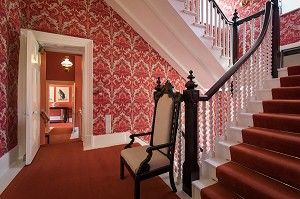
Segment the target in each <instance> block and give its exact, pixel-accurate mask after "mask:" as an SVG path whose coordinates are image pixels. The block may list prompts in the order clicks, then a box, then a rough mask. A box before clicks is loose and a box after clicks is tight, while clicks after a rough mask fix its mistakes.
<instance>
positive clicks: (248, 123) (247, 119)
mask: <svg viewBox="0 0 300 199" xmlns="http://www.w3.org/2000/svg"><path fill="white" fill-rule="evenodd" d="M252 116H253V113H240V114H239V117H238V125H239V126H245V127H252V126H253V119H252Z"/></svg>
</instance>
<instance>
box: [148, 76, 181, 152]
mask: <svg viewBox="0 0 300 199" xmlns="http://www.w3.org/2000/svg"><path fill="white" fill-rule="evenodd" d="M154 98H155V112H154V119H153V126H152V132H153V136H152V141H151V145H153V146H156V145H160V144H166V143H175V136H176V131H177V125H178V111H179V107H180V102H181V95H180V93H178V92H174V90H173V86H172V84H171V83H170V82H169V81H167V82H166V84H165V86H164V87H163V88H162V90H161V91H158V92H156V93H155V97H154ZM169 150H170V148H163V149H160V151H161V152H163V153H164V154H166V155H169V152H170V151H169Z"/></svg>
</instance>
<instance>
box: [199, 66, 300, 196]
mask: <svg viewBox="0 0 300 199" xmlns="http://www.w3.org/2000/svg"><path fill="white" fill-rule="evenodd" d="M288 74H289V76H288V77H283V78H280V83H281V88H274V89H272V96H273V100H268V101H264V102H263V109H264V112H263V113H257V114H254V115H253V124H254V127H251V128H247V129H243V130H242V137H243V143H241V144H238V145H235V146H232V147H230V153H231V162H229V163H226V164H224V165H221V166H219V167H217V170H216V174H217V178H218V183H216V184H214V185H211V186H209V187H207V188H204V189H202V190H201V198H202V199H213V198H215V199H221V198H222V199H231V198H245V199H269V198H273V199H299V198H300V66H294V67H289V68H288Z"/></svg>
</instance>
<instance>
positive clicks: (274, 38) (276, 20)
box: [272, 0, 280, 78]
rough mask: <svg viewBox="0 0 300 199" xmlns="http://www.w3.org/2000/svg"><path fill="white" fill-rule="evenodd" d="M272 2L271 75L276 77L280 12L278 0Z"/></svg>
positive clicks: (278, 65) (278, 62) (278, 63)
mask: <svg viewBox="0 0 300 199" xmlns="http://www.w3.org/2000/svg"><path fill="white" fill-rule="evenodd" d="M272 2H273V19H272V77H273V78H277V77H278V71H277V69H278V68H280V49H279V48H280V16H279V15H280V13H279V6H278V0H272Z"/></svg>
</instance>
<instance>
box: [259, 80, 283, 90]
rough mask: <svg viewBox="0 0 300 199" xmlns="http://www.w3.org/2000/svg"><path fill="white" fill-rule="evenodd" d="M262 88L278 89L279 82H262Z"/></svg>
mask: <svg viewBox="0 0 300 199" xmlns="http://www.w3.org/2000/svg"><path fill="white" fill-rule="evenodd" d="M263 87H264V89H272V88H278V87H280V80H279V79H268V80H264V83H263Z"/></svg>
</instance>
